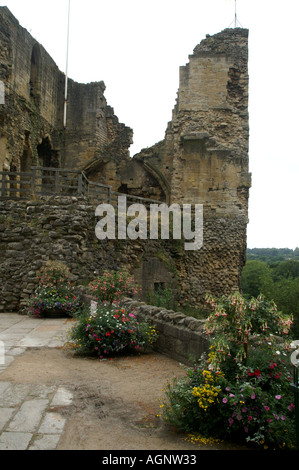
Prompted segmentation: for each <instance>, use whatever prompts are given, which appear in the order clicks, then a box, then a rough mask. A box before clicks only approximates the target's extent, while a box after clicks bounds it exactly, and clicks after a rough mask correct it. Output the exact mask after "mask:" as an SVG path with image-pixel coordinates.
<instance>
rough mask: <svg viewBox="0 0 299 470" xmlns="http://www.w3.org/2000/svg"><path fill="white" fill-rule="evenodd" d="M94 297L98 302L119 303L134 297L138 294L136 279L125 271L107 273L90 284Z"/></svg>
mask: <svg viewBox="0 0 299 470" xmlns="http://www.w3.org/2000/svg"><path fill="white" fill-rule="evenodd" d="M89 290H90V292H91V294H92V296H93V297H94V298H95V300H96V301H98V302H109V303H112V302H117V301H118V300H120V299H121V298H123V297H125V296H129V297H130V296H132V295H135V294H136V293H137V292H138V287H137V285H136V283H135V281H134V279H133V278H132V277H131V276H129V274H128V273H126V272H123V271H113V272H108V271H105V272H104V273H103V274H102V276H100V277H99V278H97V279H94V280H93V281H92V282H90V284H89Z"/></svg>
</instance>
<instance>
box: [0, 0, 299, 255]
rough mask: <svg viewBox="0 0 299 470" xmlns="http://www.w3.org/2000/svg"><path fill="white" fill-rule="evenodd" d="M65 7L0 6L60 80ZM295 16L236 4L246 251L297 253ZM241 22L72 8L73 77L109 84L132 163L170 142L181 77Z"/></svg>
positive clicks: (116, 6)
mask: <svg viewBox="0 0 299 470" xmlns="http://www.w3.org/2000/svg"><path fill="white" fill-rule="evenodd" d="M68 4H69V1H68V0H51V1H48V0H6V1H5V2H3V3H1V5H2V6H7V7H8V8H9V9H10V10H11V12H12V13H13V14H14V16H15V17H16V18H17V19H18V20H19V22H20V24H21V25H22V26H23V27H24V28H26V29H27V30H28V31H29V32H30V33H31V34H32V36H34V37H35V39H36V40H37V41H38V42H40V43H41V44H42V45H43V46H44V47H45V49H46V50H47V51H48V53H49V54H50V55H51V56H52V58H53V59H54V61H55V62H56V64H57V65H58V67H59V68H60V69H61V70H62V71H63V72H65V71H66V44H67V41H66V38H67V17H68ZM298 13H299V2H298V0H284V1H280V0H237V19H238V21H239V25H240V26H242V27H244V28H248V29H249V78H250V90H249V96H250V106H249V113H250V150H249V162H250V172H251V173H252V188H251V190H250V201H249V219H250V221H249V225H248V236H247V238H248V247H249V248H254V247H260V248H261V247H276V248H284V247H288V248H295V247H296V246H299V236H298V228H299V224H298V180H299V163H298V162H299V159H298V152H299V150H298V147H299V146H298V144H297V142H296V135H297V133H298V124H299V123H298V109H299V86H298V85H299V83H298V64H299V59H298V49H299V39H298V33H297V30H298V19H299V15H298ZM234 16H235V1H234V0H183V1H182V0H151V1H147V0H105V1H102V0H85V1H82V0H71V14H70V43H69V67H68V75H69V77H70V78H72V79H74V80H75V81H78V82H83V83H88V82H92V81H100V80H103V81H104V82H105V85H106V91H105V97H106V99H107V102H108V104H109V105H110V106H112V107H113V108H114V112H115V114H116V115H117V116H118V118H119V120H120V122H123V123H124V124H126V125H127V126H129V127H131V128H132V129H133V131H134V144H133V145H132V146H131V148H130V152H131V155H134V154H136V153H137V152H138V151H139V150H141V149H142V148H144V147H150V146H151V145H153V144H155V143H157V142H159V141H160V140H162V139H163V138H164V133H165V130H166V126H167V123H168V122H169V121H170V120H171V117H172V109H173V107H174V105H175V100H176V96H177V91H178V86H179V67H180V66H181V65H185V64H186V63H187V62H188V60H189V59H188V56H189V55H190V54H192V52H193V49H194V47H195V46H196V45H197V44H198V43H200V41H201V40H202V39H204V38H205V36H206V34H215V33H217V32H220V31H222V30H223V29H225V28H228V27H233V26H234Z"/></svg>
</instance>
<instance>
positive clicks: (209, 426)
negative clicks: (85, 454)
mask: <svg viewBox="0 0 299 470" xmlns="http://www.w3.org/2000/svg"><path fill="white" fill-rule="evenodd" d="M208 301H209V302H210V303H212V306H213V311H212V313H211V315H210V317H209V319H208V321H207V323H206V332H207V334H208V336H209V338H210V350H209V353H205V354H203V355H202V357H201V358H200V360H199V361H198V362H197V363H196V364H195V365H194V366H193V367H190V368H188V369H187V373H186V376H185V377H184V378H182V379H175V380H174V381H173V383H169V384H168V386H167V389H166V398H167V400H166V403H165V405H164V406H163V410H164V413H163V414H164V418H165V419H166V420H167V421H168V422H169V423H170V424H172V425H174V426H176V427H177V428H178V429H179V430H182V431H185V432H188V433H190V432H193V433H200V434H202V435H207V436H212V437H218V438H225V439H233V440H238V441H241V442H243V443H251V444H253V445H257V446H263V447H268V448H271V449H278V448H282V447H286V448H292V447H294V445H295V441H296V436H295V413H294V404H293V401H294V393H293V391H292V389H291V387H290V382H291V380H292V373H291V372H292V370H291V369H292V367H291V362H290V358H289V357H288V356H289V355H290V347H289V345H288V342H287V341H285V342H284V344H282V343H283V341H282V339H281V338H279V337H277V336H276V335H277V334H278V333H280V334H283V335H287V334H288V332H289V329H290V327H291V323H292V322H291V319H289V318H285V317H283V316H281V315H280V313H279V312H278V311H277V310H276V308H275V306H274V305H273V303H268V302H265V301H264V299H263V298H258V299H252V300H251V301H246V300H245V299H244V298H242V297H241V296H240V294H235V295H233V296H229V297H222V298H221V299H220V300H217V299H212V298H210V297H209V298H208Z"/></svg>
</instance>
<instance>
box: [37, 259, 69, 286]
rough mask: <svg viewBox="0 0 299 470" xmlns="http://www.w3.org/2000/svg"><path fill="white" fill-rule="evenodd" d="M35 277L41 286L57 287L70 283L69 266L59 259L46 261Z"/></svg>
mask: <svg viewBox="0 0 299 470" xmlns="http://www.w3.org/2000/svg"><path fill="white" fill-rule="evenodd" d="M37 277H38V279H39V284H40V285H41V286H47V287H58V286H60V285H69V284H70V271H69V268H68V267H67V266H66V265H65V264H64V263H62V262H61V261H48V262H47V263H46V264H45V266H43V267H42V268H41V269H40V271H39V273H38V275H37Z"/></svg>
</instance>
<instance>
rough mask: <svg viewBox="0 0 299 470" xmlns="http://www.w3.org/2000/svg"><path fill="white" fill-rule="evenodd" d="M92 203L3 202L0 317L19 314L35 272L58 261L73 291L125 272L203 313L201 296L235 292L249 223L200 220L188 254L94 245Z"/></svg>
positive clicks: (168, 246)
mask: <svg viewBox="0 0 299 470" xmlns="http://www.w3.org/2000/svg"><path fill="white" fill-rule="evenodd" d="M95 208H96V204H94V203H92V202H91V201H90V200H89V199H88V198H85V197H58V196H52V197H41V198H40V199H38V200H36V201H19V202H18V201H0V311H4V310H5V311H19V310H20V309H22V305H23V303H24V301H25V300H26V299H27V298H28V297H29V295H30V294H32V292H33V291H34V289H35V288H36V287H37V279H36V273H37V271H38V270H39V269H40V267H41V266H42V265H43V264H45V263H46V262H47V261H48V260H49V259H50V260H54V259H57V260H61V261H63V262H64V263H65V264H66V265H67V266H68V267H69V268H70V270H71V273H72V276H73V280H74V282H75V283H76V284H79V285H84V284H86V283H87V282H88V281H90V280H92V279H93V278H94V277H96V275H99V274H101V273H102V272H103V270H104V269H110V270H117V269H126V270H127V271H128V272H129V273H130V274H132V275H133V276H134V277H135V279H136V281H138V283H139V284H140V286H141V287H142V289H143V297H142V299H143V300H146V299H147V296H148V295H151V293H152V292H153V290H155V288H156V287H157V285H160V284H163V287H165V289H171V290H172V292H173V295H174V297H175V298H176V301H177V303H178V304H179V305H182V306H190V307H200V306H201V307H202V306H204V305H205V295H206V294H207V293H211V294H213V295H216V296H220V295H222V294H225V293H231V292H233V291H235V290H238V289H239V279H240V272H241V269H242V266H243V263H244V257H245V253H244V252H243V251H242V250H243V246H244V237H245V236H246V230H245V229H246V224H245V222H244V220H242V219H239V218H233V217H232V218H231V219H230V220H229V219H227V218H225V219H216V220H215V219H214V218H213V217H212V216H210V217H208V214H207V216H204V228H203V229H204V245H203V247H202V248H201V249H200V250H198V251H186V250H185V249H184V240H172V239H169V240H150V239H146V240H141V239H136V240H130V239H127V240H108V239H105V240H102V241H100V240H98V239H97V238H96V235H95V227H96V223H97V221H98V219H97V218H96V217H95Z"/></svg>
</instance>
